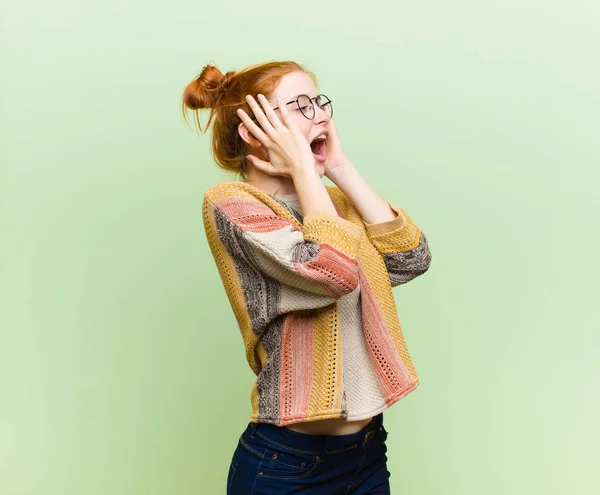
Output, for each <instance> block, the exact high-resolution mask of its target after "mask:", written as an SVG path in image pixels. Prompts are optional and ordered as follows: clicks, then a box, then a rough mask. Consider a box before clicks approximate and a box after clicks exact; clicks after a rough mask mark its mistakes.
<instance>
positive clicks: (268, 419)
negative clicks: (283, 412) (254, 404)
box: [250, 379, 420, 426]
mask: <svg viewBox="0 0 600 495" xmlns="http://www.w3.org/2000/svg"><path fill="white" fill-rule="evenodd" d="M419 383H420V382H419V379H416V380H415V381H414V382H411V383H410V384H409V385H408V386H407V387H406V388H404V389H402V390H400V391H399V392H397V393H396V394H394V395H391V396H389V397H387V398H386V399H385V403H384V404H381V405H379V406H377V407H376V408H374V409H371V410H370V411H368V412H361V413H358V414H356V415H353V416H348V414H347V413H348V411H347V410H346V409H327V410H324V411H319V412H317V413H314V414H312V415H310V416H300V415H297V416H288V417H286V418H284V419H281V418H279V417H272V416H259V415H258V414H252V415H251V416H250V421H251V422H252V423H269V424H273V425H275V426H285V425H291V424H294V423H307V422H309V421H317V420H320V419H332V418H345V419H346V420H347V421H358V420H361V419H367V418H370V417H373V416H376V415H377V414H379V413H380V412H382V411H385V410H386V409H388V408H389V407H390V406H391V405H392V404H395V403H396V402H398V401H399V400H400V399H402V398H403V397H406V395H408V394H409V393H410V392H412V391H413V390H414V389H415V388H417V386H418V385H419Z"/></svg>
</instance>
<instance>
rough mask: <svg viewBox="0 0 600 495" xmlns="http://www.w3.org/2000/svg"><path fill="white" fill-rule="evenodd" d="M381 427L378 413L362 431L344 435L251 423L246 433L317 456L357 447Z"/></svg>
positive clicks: (381, 414)
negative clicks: (313, 432)
mask: <svg viewBox="0 0 600 495" xmlns="http://www.w3.org/2000/svg"><path fill="white" fill-rule="evenodd" d="M382 426H383V412H380V413H379V414H378V415H376V416H374V417H373V418H372V419H371V422H370V423H369V424H368V425H366V426H365V427H364V428H363V429H362V430H360V431H357V432H356V433H348V434H346V435H319V434H310V433H300V432H298V431H293V430H290V429H289V428H285V427H281V426H276V425H274V424H271V423H252V422H251V423H250V424H249V425H248V428H247V431H249V433H251V434H252V435H259V436H261V437H263V438H264V439H266V440H268V441H271V442H273V443H280V444H282V445H283V446H285V447H292V448H293V449H295V450H299V451H304V452H307V453H311V454H319V453H325V452H330V451H343V450H346V449H351V448H354V447H357V446H359V445H360V444H361V443H363V442H366V441H368V439H369V438H370V437H371V436H372V435H374V434H375V433H377V430H379V429H381V427H382Z"/></svg>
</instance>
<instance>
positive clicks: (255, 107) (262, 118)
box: [246, 95, 275, 136]
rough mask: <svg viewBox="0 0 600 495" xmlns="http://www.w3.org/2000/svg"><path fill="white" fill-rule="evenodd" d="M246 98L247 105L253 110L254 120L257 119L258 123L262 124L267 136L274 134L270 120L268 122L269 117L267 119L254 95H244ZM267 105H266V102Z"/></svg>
mask: <svg viewBox="0 0 600 495" xmlns="http://www.w3.org/2000/svg"><path fill="white" fill-rule="evenodd" d="M246 100H247V101H248V105H250V108H251V109H252V111H253V112H254V115H255V116H256V120H258V121H259V122H260V125H261V126H262V128H263V129H264V131H265V132H266V133H267V134H268V135H269V136H272V135H273V134H275V129H273V126H272V125H271V122H269V119H267V117H266V116H265V113H264V112H263V110H262V108H261V107H260V105H259V104H258V103H257V102H256V100H255V99H254V97H253V96H252V95H248V96H247V97H246ZM267 105H268V103H267Z"/></svg>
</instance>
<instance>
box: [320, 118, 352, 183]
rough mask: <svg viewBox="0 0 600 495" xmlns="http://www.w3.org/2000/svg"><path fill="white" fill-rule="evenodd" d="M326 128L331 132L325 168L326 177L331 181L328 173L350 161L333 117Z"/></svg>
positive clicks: (328, 139)
mask: <svg viewBox="0 0 600 495" xmlns="http://www.w3.org/2000/svg"><path fill="white" fill-rule="evenodd" d="M326 128H327V130H328V131H329V136H328V138H327V144H326V152H325V156H326V160H325V163H324V166H325V176H326V177H327V178H329V179H331V177H329V175H327V173H328V171H330V170H333V169H334V168H337V167H340V166H342V165H345V164H346V163H347V161H348V158H347V157H346V153H345V152H344V149H343V148H342V142H341V141H340V136H339V134H338V132H337V129H336V128H335V122H334V121H333V117H331V119H329V122H328V123H327V126H326Z"/></svg>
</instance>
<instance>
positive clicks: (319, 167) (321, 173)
mask: <svg viewBox="0 0 600 495" xmlns="http://www.w3.org/2000/svg"><path fill="white" fill-rule="evenodd" d="M315 165H316V166H317V172H318V173H319V177H323V176H324V175H325V164H324V163H319V162H315Z"/></svg>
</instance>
